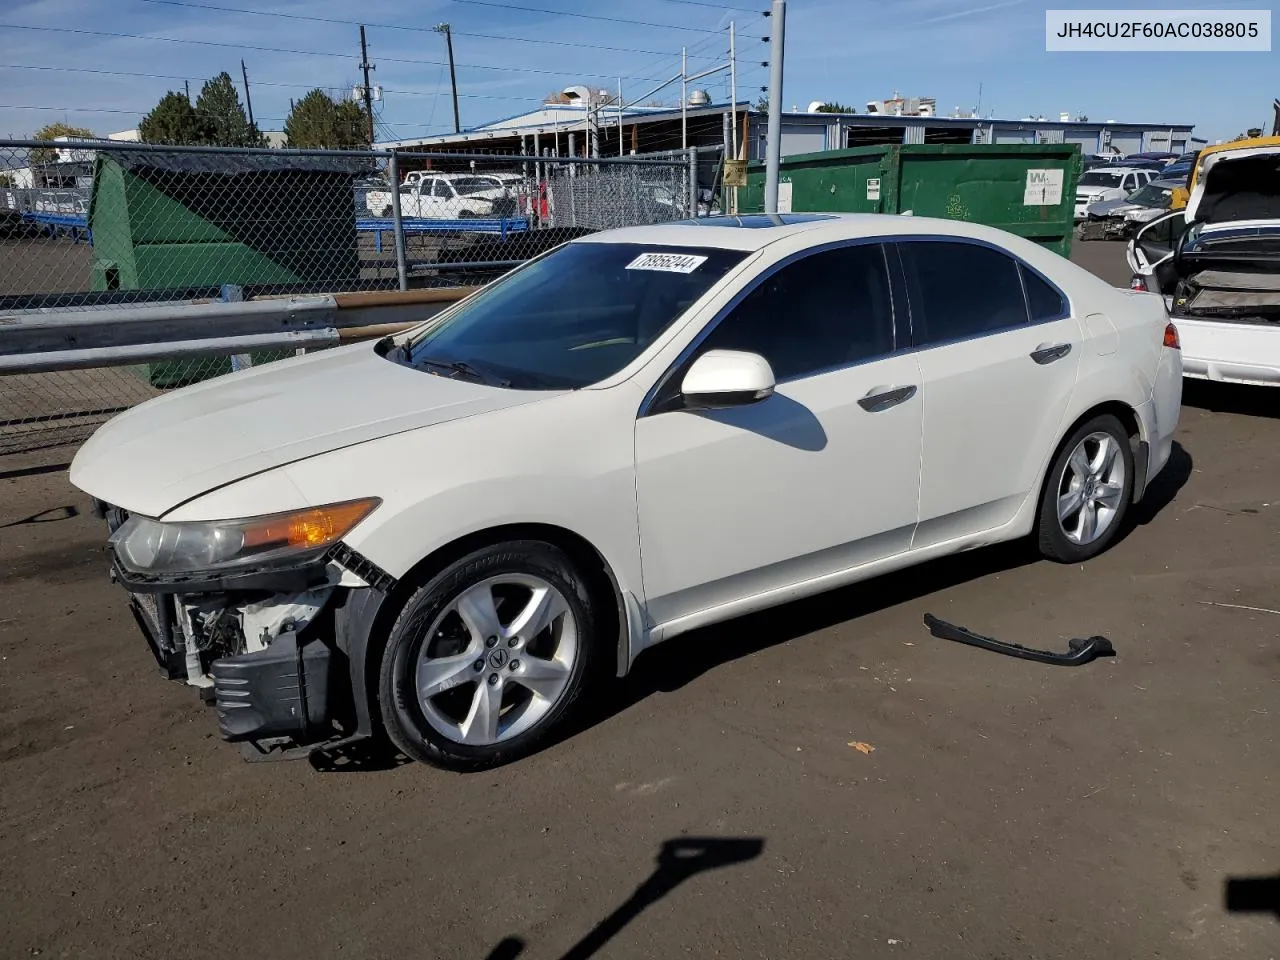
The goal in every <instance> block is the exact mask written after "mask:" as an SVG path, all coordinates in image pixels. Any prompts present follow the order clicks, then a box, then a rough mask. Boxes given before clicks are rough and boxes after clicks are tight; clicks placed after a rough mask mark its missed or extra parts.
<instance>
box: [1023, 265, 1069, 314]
mask: <svg viewBox="0 0 1280 960" xmlns="http://www.w3.org/2000/svg"><path fill="white" fill-rule="evenodd" d="M1019 269H1020V270H1021V271H1022V283H1023V285H1024V286H1025V287H1026V290H1027V307H1028V308H1029V309H1030V310H1031V322H1032V323H1040V322H1042V321H1044V320H1057V319H1059V318H1060V317H1065V316H1067V315H1069V314H1070V313H1071V307H1070V306H1069V305H1068V304H1067V298H1066V297H1064V296H1063V295H1062V294H1061V293H1060V292H1059V291H1058V289H1057V288H1056V287H1052V286H1050V285H1049V284H1048V283H1046V282H1045V281H1044V280H1043V279H1041V277H1040V275H1039V274H1037V273H1036V272H1035V271H1034V270H1029V269H1027V267H1026V265H1025V264H1019Z"/></svg>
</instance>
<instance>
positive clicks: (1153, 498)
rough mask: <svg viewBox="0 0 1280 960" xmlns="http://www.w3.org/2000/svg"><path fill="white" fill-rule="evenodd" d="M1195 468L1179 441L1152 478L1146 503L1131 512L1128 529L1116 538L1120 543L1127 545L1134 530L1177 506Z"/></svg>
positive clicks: (1128, 518)
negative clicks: (1179, 493)
mask: <svg viewBox="0 0 1280 960" xmlns="http://www.w3.org/2000/svg"><path fill="white" fill-rule="evenodd" d="M1194 466H1195V464H1194V462H1193V461H1192V459H1191V454H1189V453H1187V450H1186V448H1185V447H1184V446H1183V445H1182V444H1180V443H1178V442H1177V441H1176V440H1175V441H1174V443H1173V449H1172V450H1171V451H1169V462H1168V463H1166V464H1165V465H1164V469H1163V470H1161V471H1160V472H1159V473H1158V474H1156V475H1155V477H1154V478H1152V480H1151V482H1150V483H1149V484H1148V485H1147V492H1146V493H1145V494H1144V495H1143V497H1142V499H1141V500H1139V501H1138V502H1137V503H1136V504H1134V505H1133V507H1132V508H1131V509H1130V510H1129V515H1128V517H1126V518H1125V526H1124V529H1123V530H1122V531H1121V532H1120V535H1119V536H1118V537H1116V543H1123V542H1124V540H1125V539H1126V538H1127V537H1128V536H1129V535H1130V534H1132V533H1133V531H1134V530H1136V529H1137V528H1138V527H1145V526H1146V525H1147V524H1149V523H1150V522H1151V521H1152V520H1154V519H1155V518H1156V517H1158V516H1159V515H1160V513H1161V512H1162V511H1163V510H1164V509H1165V507H1167V506H1169V504H1171V503H1173V501H1174V498H1175V497H1177V495H1178V491H1179V490H1181V489H1182V488H1183V487H1185V486H1186V485H1187V481H1188V480H1190V479H1191V471H1192V468H1193V467H1194Z"/></svg>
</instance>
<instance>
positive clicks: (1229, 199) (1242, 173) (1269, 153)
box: [1186, 146, 1280, 223]
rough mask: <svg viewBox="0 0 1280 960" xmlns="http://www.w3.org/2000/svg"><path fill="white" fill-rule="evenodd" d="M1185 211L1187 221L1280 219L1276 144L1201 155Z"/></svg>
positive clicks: (1279, 167) (1279, 156)
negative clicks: (1194, 182) (1202, 156)
mask: <svg viewBox="0 0 1280 960" xmlns="http://www.w3.org/2000/svg"><path fill="white" fill-rule="evenodd" d="M1186 210H1187V222H1188V223H1194V222H1200V223H1235V222H1239V221H1245V220H1252V221H1260V220H1280V146H1268V147H1252V148H1245V149H1240V150H1228V151H1224V152H1222V153H1212V154H1209V155H1208V156H1205V157H1204V158H1203V159H1201V161H1200V169H1199V171H1198V172H1197V177H1196V185H1195V187H1194V188H1193V189H1192V191H1191V196H1190V198H1189V199H1188V200H1187V207H1186Z"/></svg>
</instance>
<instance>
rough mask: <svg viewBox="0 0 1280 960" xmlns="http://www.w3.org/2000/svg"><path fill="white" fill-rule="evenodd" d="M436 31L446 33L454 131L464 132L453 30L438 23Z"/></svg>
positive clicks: (444, 24)
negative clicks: (459, 112)
mask: <svg viewBox="0 0 1280 960" xmlns="http://www.w3.org/2000/svg"><path fill="white" fill-rule="evenodd" d="M435 31H436V33H443V34H444V43H445V47H446V48H447V49H448V51H449V86H450V88H452V90H453V132H454V133H461V132H462V121H461V120H459V119H458V74H457V72H456V71H455V70H454V68H453V31H452V30H451V29H449V25H448V24H447V23H437V24H436V26H435Z"/></svg>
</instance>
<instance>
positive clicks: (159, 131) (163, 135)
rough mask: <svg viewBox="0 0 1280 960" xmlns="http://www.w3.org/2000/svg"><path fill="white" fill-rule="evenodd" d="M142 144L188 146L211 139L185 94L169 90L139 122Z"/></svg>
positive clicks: (207, 126) (204, 124) (206, 127)
mask: <svg viewBox="0 0 1280 960" xmlns="http://www.w3.org/2000/svg"><path fill="white" fill-rule="evenodd" d="M138 136H139V137H141V138H142V142H143V143H165V144H171V145H175V146H190V145H197V144H207V143H211V142H212V131H211V130H210V128H209V125H208V123H207V122H206V121H205V118H204V117H203V116H201V115H200V114H199V113H197V112H196V110H195V108H194V107H192V106H191V101H190V100H188V99H187V98H186V95H185V94H181V93H176V92H174V91H172V90H170V91H169V92H168V93H166V94H165V95H164V96H163V97H161V98H160V102H159V103H157V104H156V105H155V106H154V107H153V108H152V109H151V112H150V113H148V114H147V115H146V116H145V117H143V118H142V122H141V123H140V124H138Z"/></svg>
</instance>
